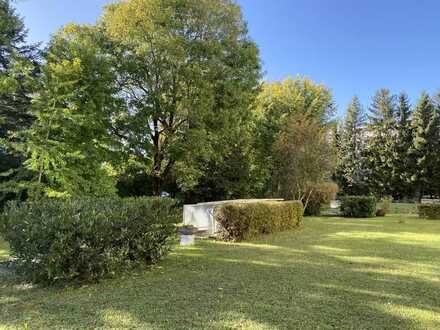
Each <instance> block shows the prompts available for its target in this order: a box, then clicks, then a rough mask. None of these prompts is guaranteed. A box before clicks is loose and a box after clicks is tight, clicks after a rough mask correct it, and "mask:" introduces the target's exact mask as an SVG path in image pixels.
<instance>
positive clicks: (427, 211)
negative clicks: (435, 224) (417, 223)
mask: <svg viewBox="0 0 440 330" xmlns="http://www.w3.org/2000/svg"><path fill="white" fill-rule="evenodd" d="M417 210H418V212H419V217H420V218H426V219H435V220H440V204H419V205H417Z"/></svg>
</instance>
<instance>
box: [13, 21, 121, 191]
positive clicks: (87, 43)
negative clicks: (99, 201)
mask: <svg viewBox="0 0 440 330" xmlns="http://www.w3.org/2000/svg"><path fill="white" fill-rule="evenodd" d="M100 42H101V39H100V36H99V34H97V33H96V31H95V30H94V29H93V28H91V27H86V26H84V27H81V26H76V25H69V26H67V27H65V28H64V29H63V30H61V31H60V32H58V33H57V34H56V35H55V36H54V38H53V39H52V41H51V44H50V47H49V49H48V52H47V55H46V63H45V65H44V66H43V67H42V72H41V76H40V77H39V79H38V80H37V81H36V82H35V84H36V94H35V97H34V99H33V103H32V114H33V115H34V117H35V121H34V122H33V124H32V126H31V127H30V128H29V129H27V130H25V131H23V132H20V133H17V134H16V135H15V136H13V138H16V140H14V139H13V140H12V141H11V142H10V147H11V148H13V149H14V150H16V151H18V152H20V153H22V154H24V155H25V156H26V158H27V160H26V161H25V162H24V165H25V167H26V168H27V169H28V170H30V171H32V172H33V173H34V180H33V182H31V183H30V185H29V186H27V188H28V190H29V191H30V192H33V194H37V195H41V194H45V195H47V196H79V195H91V196H103V195H111V194H114V192H115V182H114V181H115V180H114V179H113V178H112V176H111V167H110V166H109V161H111V153H112V151H113V150H115V148H116V145H115V143H114V139H112V137H111V136H110V128H111V121H112V120H113V117H114V116H115V114H116V113H117V111H119V109H120V107H121V105H122V104H121V102H119V99H118V98H116V97H114V94H116V93H117V90H116V85H115V77H114V70H113V68H112V62H110V60H109V59H108V58H107V57H106V56H104V54H103V53H102V52H101V50H100V48H99V44H100Z"/></svg>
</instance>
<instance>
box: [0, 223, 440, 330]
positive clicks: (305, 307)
mask: <svg viewBox="0 0 440 330" xmlns="http://www.w3.org/2000/svg"><path fill="white" fill-rule="evenodd" d="M326 221H327V220H323V221H321V220H319V221H317V222H315V223H311V221H307V223H306V226H305V227H304V228H303V229H302V230H300V231H298V232H290V233H282V234H278V235H272V236H267V237H265V238H261V239H259V240H256V241H253V242H247V243H241V244H233V243H221V242H212V241H200V242H198V244H197V246H195V247H187V248H178V249H176V250H175V251H174V252H173V253H172V254H171V255H170V256H169V257H168V258H167V259H166V260H164V261H163V262H162V263H160V264H159V265H158V266H155V267H153V268H152V269H150V270H149V271H140V272H138V273H133V274H131V275H129V276H128V275H127V276H125V277H123V278H121V279H114V280H106V281H103V282H102V283H100V284H98V285H89V286H86V287H82V288H73V287H68V288H64V289H55V288H38V287H35V288H29V287H20V285H19V284H18V283H15V282H14V279H13V278H9V279H1V278H0V292H1V296H0V320H1V322H2V325H3V326H10V327H22V326H23V324H26V323H28V324H29V326H30V327H31V328H49V327H50V328H97V327H101V328H110V327H113V328H152V329H209V328H211V329H226V328H248V329H258V328H261V329H266V328H270V329H285V328H291V329H292V328H293V329H295V328H305V329H315V328H338V329H341V328H352V329H363V328H364V329H365V328H370V329H371V328H386V329H417V328H439V327H440V308H439V306H440V298H439V297H438V296H439V295H438V294H437V293H438V287H439V281H438V278H436V273H435V270H436V269H438V267H439V266H440V259H439V257H438V256H440V254H439V253H438V252H439V246H440V244H438V242H434V243H433V242H427V243H426V246H424V245H422V244H419V243H420V242H419V241H418V240H417V239H415V238H414V237H413V238H412V239H413V242H414V245H411V244H410V243H411V237H410V236H411V235H408V234H406V235H407V236H408V237H409V238H408V239H407V240H406V239H405V237H403V238H402V239H401V240H399V239H398V238H396V237H398V235H397V236H396V233H400V232H402V233H410V234H414V235H425V234H429V233H428V230H425V228H421V229H420V230H419V231H418V232H417V233H413V232H411V231H408V230H409V227H396V228H395V227H392V228H388V229H387V228H385V229H386V230H385V231H384V232H383V235H379V234H377V233H380V232H379V231H378V230H377V228H376V227H368V228H370V229H368V228H363V229H362V230H360V229H359V226H357V223H354V224H350V223H345V225H344V223H342V224H340V223H338V220H332V221H336V222H337V224H336V225H331V224H329V223H326ZM374 233H376V234H374ZM363 234H365V235H364V236H363ZM431 234H432V233H431ZM402 235H403V236H405V234H402ZM437 276H438V273H437Z"/></svg>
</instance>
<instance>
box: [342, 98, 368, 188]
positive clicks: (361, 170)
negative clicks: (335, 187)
mask: <svg viewBox="0 0 440 330" xmlns="http://www.w3.org/2000/svg"><path fill="white" fill-rule="evenodd" d="M364 134H365V113H364V112H363V110H362V107H361V104H360V102H359V99H358V97H356V96H355V97H353V99H352V101H351V103H350V105H349V106H348V109H347V115H346V118H345V122H344V124H343V126H342V131H341V133H340V143H339V146H338V165H337V178H338V183H339V185H340V187H341V190H342V192H343V193H345V194H348V195H360V194H365V193H367V191H368V188H367V177H368V174H369V173H368V170H367V168H366V166H365V165H366V164H365V159H364V147H365V144H364V141H365V136H364Z"/></svg>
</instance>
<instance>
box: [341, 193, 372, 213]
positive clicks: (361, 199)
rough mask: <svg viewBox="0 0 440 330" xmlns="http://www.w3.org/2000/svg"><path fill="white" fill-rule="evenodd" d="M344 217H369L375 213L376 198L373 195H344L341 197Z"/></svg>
mask: <svg viewBox="0 0 440 330" xmlns="http://www.w3.org/2000/svg"><path fill="white" fill-rule="evenodd" d="M341 213H342V215H343V216H344V217H352V218H369V217H374V216H375V214H376V198H375V197H373V196H344V197H342V198H341Z"/></svg>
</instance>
